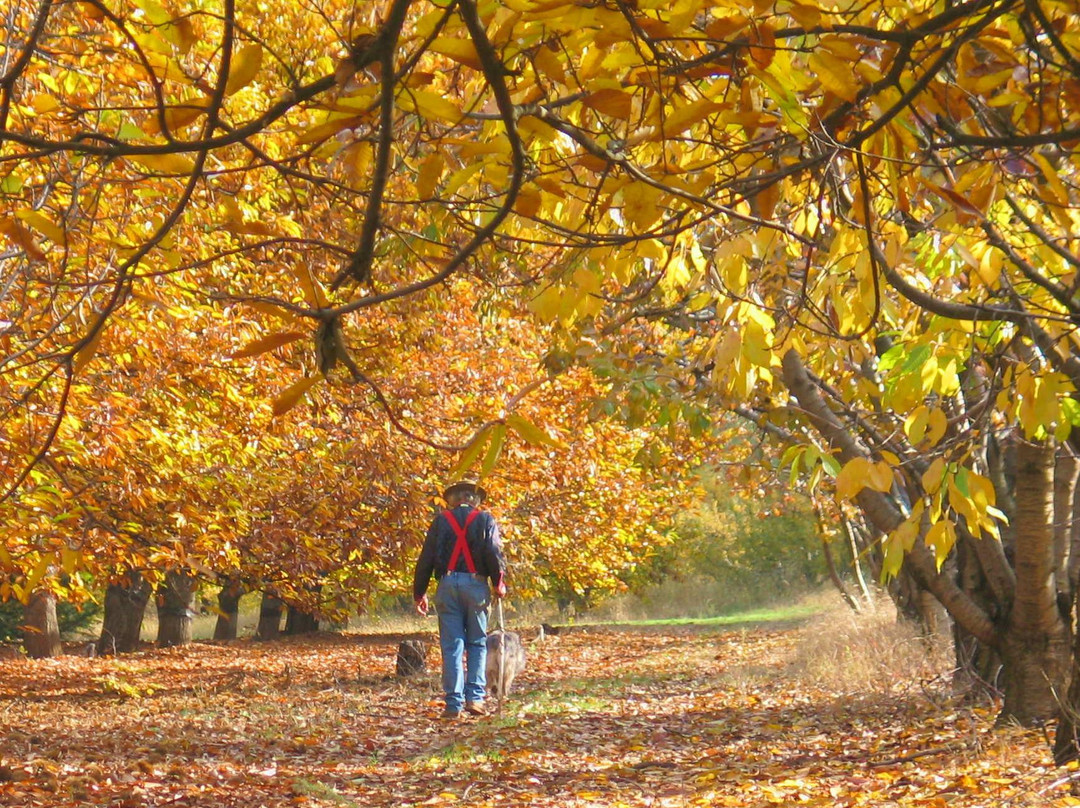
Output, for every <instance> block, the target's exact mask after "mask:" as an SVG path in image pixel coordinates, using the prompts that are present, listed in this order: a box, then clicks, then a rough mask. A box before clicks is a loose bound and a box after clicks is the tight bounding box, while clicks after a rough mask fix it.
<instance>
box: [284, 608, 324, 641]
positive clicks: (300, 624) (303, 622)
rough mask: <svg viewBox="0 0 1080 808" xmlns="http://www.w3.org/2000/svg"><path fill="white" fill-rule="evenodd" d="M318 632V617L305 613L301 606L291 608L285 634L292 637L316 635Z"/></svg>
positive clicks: (286, 621) (286, 619) (287, 617)
mask: <svg viewBox="0 0 1080 808" xmlns="http://www.w3.org/2000/svg"><path fill="white" fill-rule="evenodd" d="M318 630H319V617H318V615H315V614H312V613H311V612H305V611H304V610H303V609H301V608H300V607H299V606H289V614H288V615H287V616H286V617H285V634H287V635H288V636H290V637H291V636H295V635H297V634H314V633H315V632H317V631H318Z"/></svg>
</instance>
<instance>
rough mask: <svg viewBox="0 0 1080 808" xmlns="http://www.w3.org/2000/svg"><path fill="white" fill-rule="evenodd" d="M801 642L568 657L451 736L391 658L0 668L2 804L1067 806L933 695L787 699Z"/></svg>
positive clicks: (324, 654) (232, 649)
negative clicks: (496, 711) (499, 709)
mask: <svg viewBox="0 0 1080 808" xmlns="http://www.w3.org/2000/svg"><path fill="white" fill-rule="evenodd" d="M808 630H812V629H801V630H799V631H792V630H785V631H774V630H766V629H756V630H749V631H723V632H714V633H709V632H702V631H700V630H693V631H682V632H668V633H663V632H657V631H650V632H649V633H645V634H642V633H636V632H635V633H630V632H622V631H590V632H573V633H567V634H565V635H560V636H558V637H556V638H552V639H549V640H547V641H545V642H544V643H542V644H540V645H536V646H533V647H532V648H531V649H530V655H531V659H530V667H529V670H528V671H527V673H526V674H524V675H523V676H522V677H520V678H519V680H518V682H519V684H518V685H516V686H515V690H516V692H515V693H514V694H513V696H512V698H511V699H510V701H509V702H508V703H507V704H506V707H505V710H504V712H503V713H502V715H499V716H492V717H488V718H483V719H469V720H465V721H459V722H456V723H446V722H442V721H439V720H437V718H436V716H437V715H438V712H439V709H440V707H441V704H440V700H439V694H438V692H437V688H436V682H435V675H434V673H431V674H430V675H427V676H424V677H421V678H420V679H419V680H412V681H401V680H398V679H395V678H394V677H393V675H392V674H393V668H394V655H395V651H396V642H395V641H394V640H393V639H380V638H372V637H363V638H361V637H348V636H346V637H337V636H320V637H317V638H315V639H311V640H303V641H292V642H290V641H284V642H280V643H270V644H256V643H252V642H244V641H241V642H236V643H230V644H210V643H200V644H196V645H193V646H189V647H188V648H185V649H173V650H167V651H166V650H163V651H156V650H154V651H147V652H143V653H139V654H134V655H131V656H129V657H124V658H122V659H115V660H114V659H103V660H93V659H80V658H62V659H60V660H50V661H44V662H37V663H33V662H5V663H0V715H2V716H3V719H4V721H3V726H0V804H2V805H12V806H15V805H17V806H27V807H28V808H29V806H88V805H94V806H99V805H109V806H115V807H116V808H136V806H139V808H142V806H178V807H182V806H207V808H209V806H215V807H216V808H228V806H243V807H244V808H255V806H312V807H313V808H321V807H322V806H352V805H355V806H416V805H469V806H552V807H554V806H560V808H561V807H562V806H598V807H599V806H606V807H611V808H614V807H615V806H635V807H636V806H697V805H701V806H754V807H755V808H756V807H757V806H863V805H865V806H925V807H926V808H968V807H970V808H975V806H979V807H980V808H983V807H984V806H1005V805H1017V806H1040V808H1042V807H1043V806H1066V805H1080V800H1077V801H1074V800H1072V798H1070V797H1067V796H1066V795H1065V794H1066V790H1065V787H1063V786H1059V787H1053V788H1049V787H1050V786H1051V784H1052V783H1053V781H1054V780H1055V779H1056V778H1058V777H1060V776H1061V775H1062V774H1063V773H1062V772H1059V771H1058V770H1055V769H1053V768H1052V766H1051V764H1050V758H1049V754H1048V750H1047V746H1046V742H1045V740H1044V739H1043V738H1042V736H1041V735H1040V734H1038V733H1032V732H1026V733H1025V732H1020V731H1018V730H1009V731H1005V732H993V731H992V730H991V720H992V713H991V711H990V710H989V709H986V710H971V709H968V708H958V707H956V706H955V705H951V704H949V702H948V698H947V696H946V694H945V693H943V692H941V684H940V682H938V683H933V684H930V685H924V686H920V685H919V683H918V682H898V683H897V686H896V687H895V688H891V689H889V690H888V691H882V689H881V686H880V683H879V684H878V685H877V686H876V687H875V688H873V689H870V688H866V689H864V690H862V691H859V690H848V691H847V692H843V691H838V690H830V689H829V687H828V686H827V685H828V683H827V682H819V683H816V684H807V683H806V681H805V677H803V678H799V677H796V676H794V674H793V668H792V660H793V658H794V655H795V648H796V643H797V642H798V641H799V638H800V636H801V632H803V631H808ZM437 658H438V652H437V650H436V651H434V652H433V654H432V662H433V663H436V664H437ZM1047 789H1048V790H1047ZM1040 791H1045V793H1042V794H1040Z"/></svg>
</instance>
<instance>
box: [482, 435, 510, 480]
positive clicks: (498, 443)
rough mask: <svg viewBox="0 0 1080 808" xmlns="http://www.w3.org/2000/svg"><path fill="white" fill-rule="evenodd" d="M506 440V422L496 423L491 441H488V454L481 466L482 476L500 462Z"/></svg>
mask: <svg viewBox="0 0 1080 808" xmlns="http://www.w3.org/2000/svg"><path fill="white" fill-rule="evenodd" d="M505 442H506V424H496V425H495V426H494V427H492V429H491V441H490V442H489V443H488V449H487V454H486V455H484V462H483V463H482V464H481V466H480V477H481V478H483V477H486V476H487V475H488V474H490V473H491V471H492V469H494V468H495V464H496V463H498V462H499V455H500V454H502V449H503V444H504V443H505Z"/></svg>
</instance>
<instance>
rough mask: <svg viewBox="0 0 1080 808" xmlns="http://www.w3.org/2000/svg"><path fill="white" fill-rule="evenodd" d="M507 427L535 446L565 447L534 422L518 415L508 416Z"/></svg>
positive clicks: (511, 414)
mask: <svg viewBox="0 0 1080 808" xmlns="http://www.w3.org/2000/svg"><path fill="white" fill-rule="evenodd" d="M506 425H507V426H508V427H510V428H511V429H512V430H514V431H515V432H517V433H518V434H519V435H521V437H522V438H523V439H524V440H525V442H526V443H531V444H533V445H534V446H554V447H556V448H558V447H561V446H563V444H562V443H561V442H560V441H557V440H555V438H553V437H551V435H549V434H548V433H547V432H545V431H544V430H543V429H541V428H540V427H538V426H537V425H536V424H534V423H533V422H532V421H529V420H527V419H525V418H523V417H522V416H520V415H518V414H517V413H510V415H508V416H506Z"/></svg>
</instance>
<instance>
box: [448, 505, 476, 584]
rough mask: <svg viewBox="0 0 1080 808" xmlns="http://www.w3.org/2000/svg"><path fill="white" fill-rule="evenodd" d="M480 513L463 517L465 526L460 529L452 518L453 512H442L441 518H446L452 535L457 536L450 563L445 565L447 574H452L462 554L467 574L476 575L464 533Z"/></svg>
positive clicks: (473, 512)
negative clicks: (452, 532)
mask: <svg viewBox="0 0 1080 808" xmlns="http://www.w3.org/2000/svg"><path fill="white" fill-rule="evenodd" d="M479 513H480V511H478V510H475V509H474V510H473V511H471V512H470V513H469V515H468V516H466V517H465V526H464V527H462V526H461V525H459V524H458V523H457V519H455V518H454V513H453V511H450V510H445V511H443V516H445V517H446V521H447V522H449V523H450V529H451V530H453V531H454V535H455V536H457V541H456V542H454V551H453V552H452V553H451V554H450V563H449V564H447V565H446V571H447V572H453V571H454V567H456V566H457V562H458V558H460V557H461V555H462V553H464V554H465V566H466V567H467V568H468V570H469V572H471V573H472V574H473V575H476V564H474V563H473V559H472V553H470V552H469V542H468V541H466V539H465V533H466V532H467V531H468V529H469V525H471V524H472V520H473V519H475V518H476V516H477V514H479Z"/></svg>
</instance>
